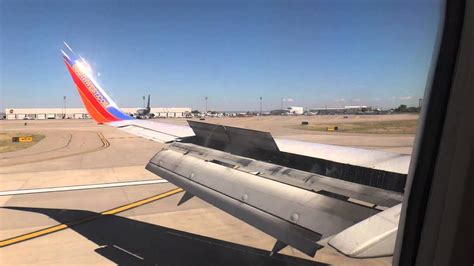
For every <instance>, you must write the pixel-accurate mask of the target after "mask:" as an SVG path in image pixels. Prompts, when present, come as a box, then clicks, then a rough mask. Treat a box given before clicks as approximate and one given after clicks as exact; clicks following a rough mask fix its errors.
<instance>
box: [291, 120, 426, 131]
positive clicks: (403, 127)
mask: <svg viewBox="0 0 474 266" xmlns="http://www.w3.org/2000/svg"><path fill="white" fill-rule="evenodd" d="M417 124H418V120H413V119H412V120H392V121H370V122H353V123H350V122H347V123H336V124H313V125H311V124H309V125H307V126H303V125H300V126H297V127H295V128H297V129H302V130H311V131H326V128H327V127H334V126H337V127H338V130H337V132H349V133H367V134H415V133H416V127H417Z"/></svg>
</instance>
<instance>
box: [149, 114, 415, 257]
mask: <svg viewBox="0 0 474 266" xmlns="http://www.w3.org/2000/svg"><path fill="white" fill-rule="evenodd" d="M189 122H190V126H191V127H192V128H193V131H194V133H195V136H194V137H190V138H185V139H182V140H181V141H179V142H174V143H172V144H171V145H169V146H168V147H166V148H164V149H163V150H161V151H160V152H158V153H157V154H156V155H155V156H154V157H153V158H152V159H151V160H150V162H149V163H148V164H147V166H146V169H148V170H150V171H151V172H153V173H155V174H157V175H159V176H160V177H162V178H164V179H167V180H168V181H170V182H171V183H173V184H175V185H177V186H179V187H181V188H183V189H184V190H186V193H185V194H184V196H183V198H182V199H181V201H180V203H179V204H182V203H184V202H185V201H187V200H189V199H190V198H191V197H192V196H197V197H199V198H201V199H203V200H205V201H207V202H209V203H211V204H212V205H214V206H216V207H218V208H220V209H221V210H223V211H225V212H227V213H229V214H231V215H233V216H235V217H237V218H239V219H241V220H243V221H245V222H247V223H248V224H250V225H252V226H254V227H256V228H258V229H260V230H261V231H263V232H265V233H267V234H269V235H271V236H273V237H275V238H276V239H277V240H278V241H277V243H276V244H275V247H274V248H273V250H272V252H278V251H279V250H281V249H282V248H284V247H285V246H286V245H290V246H293V247H294V248H296V249H298V250H300V251H302V252H303V253H305V254H307V255H309V256H314V255H315V252H316V251H317V250H318V249H319V248H321V247H322V245H321V240H322V239H325V238H328V237H330V236H333V235H337V234H338V233H340V232H341V231H343V230H345V229H348V228H349V229H350V228H351V227H352V226H353V225H356V224H358V223H359V222H361V221H364V220H366V219H367V218H369V217H373V216H374V215H377V214H378V213H380V212H381V210H383V209H386V208H388V207H392V206H396V205H397V204H400V202H401V200H402V197H403V193H402V191H403V189H402V188H401V185H400V184H401V183H403V182H404V181H405V178H406V176H404V175H402V174H398V173H391V172H387V171H381V170H376V169H369V168H364V167H362V168H361V167H358V166H351V165H344V164H338V163H334V162H331V163H327V162H324V160H323V162H321V161H318V160H320V159H317V158H312V159H314V160H313V161H309V160H310V159H309V158H303V159H304V160H306V161H304V162H302V163H299V164H298V162H296V160H297V159H302V158H300V157H291V156H298V155H295V154H293V155H288V154H286V153H284V152H281V151H279V149H278V146H277V145H276V143H275V142H274V140H273V138H272V137H271V135H270V134H269V133H267V132H260V131H254V130H247V129H241V128H234V127H226V126H220V125H212V124H206V123H201V122H195V121H189ZM288 156H289V157H288ZM293 162H295V164H294V165H293ZM285 164H287V165H285ZM310 164H313V166H314V167H313V168H310V167H309V165H310ZM289 166H296V167H291V168H290V167H289ZM298 167H300V168H303V169H304V170H300V169H297V168H298ZM351 167H352V168H351ZM339 168H342V170H340V169H339ZM359 173H362V174H359ZM364 174H368V175H369V176H370V177H371V178H375V179H376V180H377V181H376V182H373V181H371V180H370V179H367V180H364V179H363V176H364ZM348 180H350V181H348ZM361 202H362V203H363V204H361ZM376 220H377V219H376ZM372 224H373V223H372ZM375 225H377V222H376V223H375ZM395 226H396V225H395ZM349 229H348V230H349ZM382 231H383V232H377V234H376V235H375V236H371V235H370V234H369V235H367V234H365V235H363V237H365V242H364V243H367V242H371V243H372V244H371V245H370V246H368V247H365V249H367V248H371V249H373V247H374V246H375V247H376V246H377V243H378V242H380V241H378V240H380V239H385V240H386V239H387V237H393V234H388V235H387V234H386V233H387V232H386V230H382ZM348 232H349V233H347V232H346V233H345V235H348V234H349V235H351V230H349V231H348ZM384 234H385V235H384ZM380 236H382V237H380ZM374 239H378V240H377V241H374ZM389 241H392V240H391V239H389ZM339 242H341V241H339ZM339 242H338V241H336V244H335V245H338V243H339ZM374 243H375V244H374ZM358 247H359V246H356V248H354V247H353V246H350V247H347V248H345V249H346V250H350V251H354V250H357V254H371V255H373V254H375V255H377V254H382V255H387V251H386V250H387V249H386V248H385V249H383V252H378V251H377V252H375V253H374V252H372V253H370V252H367V251H366V250H365V249H364V251H366V252H365V253H364V252H360V250H359V249H357V248H358ZM389 252H390V251H389ZM389 252H388V253H389ZM352 253H354V252H352ZM354 254H355V253H354Z"/></svg>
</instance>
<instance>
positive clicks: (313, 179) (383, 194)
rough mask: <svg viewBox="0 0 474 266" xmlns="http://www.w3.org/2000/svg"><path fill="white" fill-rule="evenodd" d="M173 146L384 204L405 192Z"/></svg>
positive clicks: (249, 170) (274, 177)
mask: <svg viewBox="0 0 474 266" xmlns="http://www.w3.org/2000/svg"><path fill="white" fill-rule="evenodd" d="M172 147H173V149H174V150H175V151H181V152H182V153H183V154H184V153H188V154H189V155H192V156H194V157H198V158H202V159H203V160H214V162H215V163H221V164H223V165H228V166H229V167H233V168H236V169H239V171H243V172H247V173H253V174H257V175H258V176H260V177H262V178H267V179H271V180H274V181H278V182H282V183H285V184H288V185H292V186H296V187H299V188H302V189H306V190H309V191H314V192H316V193H325V192H329V193H332V194H337V195H339V196H341V197H345V198H347V199H349V198H350V199H357V200H360V201H364V202H366V203H371V204H373V205H377V206H383V207H392V206H394V205H397V204H399V203H400V202H401V201H402V199H403V194H402V193H397V192H393V191H388V190H384V189H380V188H375V187H370V186H365V185H361V184H357V183H353V182H349V181H345V180H340V179H336V178H331V177H327V176H324V175H319V174H314V173H309V172H306V171H301V170H297V169H293V168H288V167H283V166H280V165H275V164H271V163H266V162H262V161H258V160H254V159H251V158H247V157H242V156H237V155H233V154H229V153H222V152H219V151H216V150H213V149H208V148H205V147H201V146H197V145H192V144H188V143H180V142H175V143H173V144H172ZM210 158H213V159H210Z"/></svg>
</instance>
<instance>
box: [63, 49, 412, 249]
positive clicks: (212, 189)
mask: <svg viewBox="0 0 474 266" xmlns="http://www.w3.org/2000/svg"><path fill="white" fill-rule="evenodd" d="M67 51H68V52H67V53H66V52H64V51H62V53H63V57H64V62H65V64H66V67H67V69H68V70H69V73H70V74H71V77H72V79H73V81H74V83H75V85H76V87H77V90H78V92H79V95H80V96H81V99H82V101H83V103H84V106H85V107H86V108H87V111H88V112H89V114H90V116H91V117H92V118H93V119H94V120H95V121H97V123H100V124H106V125H110V126H112V127H116V128H118V129H119V130H123V131H126V132H129V133H131V134H135V135H138V136H141V137H144V138H148V139H151V140H154V141H159V142H163V143H166V144H167V146H166V147H165V148H163V149H162V150H161V151H158V153H156V155H155V156H154V157H153V158H151V160H150V162H149V163H148V164H147V166H146V169H148V170H149V171H151V172H153V173H155V174H157V175H159V176H160V177H162V178H164V179H167V180H168V181H170V182H171V183H173V184H175V185H176V186H179V187H181V188H183V189H184V190H185V191H186V192H185V193H184V195H183V197H182V198H181V200H180V201H179V203H178V205H180V204H183V203H184V202H186V201H187V200H189V199H191V198H192V197H193V196H196V197H199V198H201V199H202V200H204V201H207V202H209V203H210V204H213V205H214V206H216V207H218V208H220V209H222V210H223V211H225V212H227V213H229V214H231V215H233V216H235V217H237V218H239V219H241V220H242V221H244V222H247V223H248V224H250V225H252V226H254V227H256V228H258V229H260V230H261V231H263V232H265V233H267V234H269V235H271V236H273V237H275V238H276V239H277V242H276V243H275V246H274V248H273V250H272V252H271V254H273V253H274V252H278V251H280V250H281V249H282V248H284V247H285V246H287V245H290V246H292V247H294V248H296V249H298V250H300V251H302V252H303V253H305V254H307V255H309V256H314V255H315V253H316V251H317V250H318V249H320V248H321V247H323V246H325V245H330V246H332V247H334V248H335V249H336V250H338V251H339V252H341V253H342V254H345V255H346V256H350V257H357V258H365V257H377V256H389V255H392V254H393V250H394V245H395V238H396V232H397V228H398V220H399V216H400V209H401V201H402V199H403V195H404V189H405V182H406V179H407V172H408V165H409V161H410V156H406V155H400V154H395V153H389V152H381V151H371V150H363V149H356V148H348V147H338V146H332V145H325V144H316V143H308V142H302V141H295V140H288V139H279V138H273V136H272V135H271V134H270V133H268V132H262V131H255V130H249V129H243V128H237V127H230V126H223V125H215V124H209V123H204V122H198V121H191V120H189V121H188V124H189V126H181V125H172V124H166V123H159V122H153V121H147V120H137V119H134V118H132V117H129V116H127V115H125V114H124V113H123V112H122V111H121V110H120V108H119V107H118V106H117V105H116V104H115V103H114V102H113V100H112V99H111V98H110V97H109V96H108V95H107V94H106V93H105V91H104V90H103V89H102V88H101V87H100V85H99V84H98V83H97V82H96V81H95V79H94V77H93V75H92V74H91V72H90V71H88V67H87V62H86V61H85V60H84V59H82V58H80V57H78V56H77V55H75V53H74V52H73V51H72V50H71V49H70V48H69V46H67ZM148 109H149V104H148Z"/></svg>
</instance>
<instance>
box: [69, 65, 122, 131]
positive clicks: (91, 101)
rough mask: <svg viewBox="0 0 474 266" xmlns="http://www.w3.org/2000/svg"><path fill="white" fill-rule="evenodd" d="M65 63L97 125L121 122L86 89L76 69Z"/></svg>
mask: <svg viewBox="0 0 474 266" xmlns="http://www.w3.org/2000/svg"><path fill="white" fill-rule="evenodd" d="M64 63H65V64H66V67H67V69H68V70H69V74H71V77H72V79H73V81H74V83H75V84H76V87H77V90H78V91H79V95H80V96H81V99H82V102H83V104H84V106H85V107H86V109H87V111H88V112H89V114H90V115H91V116H92V118H93V119H94V120H95V121H96V122H97V123H107V122H113V121H119V120H120V119H118V118H116V117H114V116H113V115H111V114H110V113H109V112H108V111H107V110H106V109H105V108H104V107H103V106H102V105H101V104H100V103H99V102H98V101H97V99H96V98H95V97H94V95H92V93H91V92H90V91H89V89H88V88H87V87H86V85H85V84H84V82H83V81H82V80H81V79H80V78H79V77H78V76H77V74H76V72H75V71H74V69H73V68H72V67H71V65H69V63H68V62H67V61H66V60H65V61H64Z"/></svg>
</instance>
